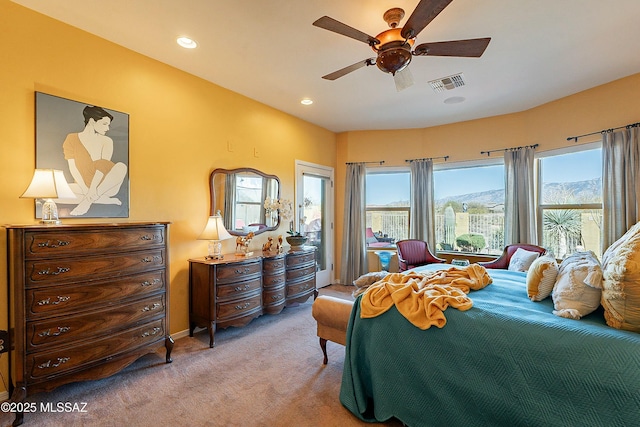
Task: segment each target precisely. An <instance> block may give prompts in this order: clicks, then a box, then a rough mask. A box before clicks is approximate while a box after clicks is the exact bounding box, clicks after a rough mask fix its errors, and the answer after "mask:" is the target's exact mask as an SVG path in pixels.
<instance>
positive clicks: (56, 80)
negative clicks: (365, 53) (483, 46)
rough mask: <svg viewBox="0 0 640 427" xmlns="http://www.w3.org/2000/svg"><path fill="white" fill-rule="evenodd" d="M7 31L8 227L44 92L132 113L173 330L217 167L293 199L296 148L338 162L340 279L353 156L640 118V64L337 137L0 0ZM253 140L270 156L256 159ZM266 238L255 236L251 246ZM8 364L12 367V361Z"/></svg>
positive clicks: (469, 155)
mask: <svg viewBox="0 0 640 427" xmlns="http://www.w3.org/2000/svg"><path fill="white" fill-rule="evenodd" d="M0 28H2V33H3V36H2V37H0V64H1V65H0V117H2V126H0V145H1V146H2V147H3V154H2V155H1V156H0V183H2V185H1V186H0V206H1V207H0V225H2V224H28V223H33V222H35V221H36V220H35V219H34V215H33V210H34V208H33V202H32V201H31V200H27V199H19V198H18V196H19V195H20V194H22V192H23V191H24V189H25V188H26V186H27V184H28V183H29V180H30V178H31V175H32V173H33V168H34V165H35V142H34V141H35V138H34V107H35V105H34V91H40V92H45V93H49V94H52V95H57V96H61V97H65V98H69V99H73V100H77V101H81V102H86V103H91V104H96V105H101V106H103V107H107V108H111V109H114V110H118V111H122V112H126V113H128V114H130V147H129V149H130V181H131V197H130V218H129V219H130V220H141V221H142V220H150V221H170V222H171V223H172V226H171V241H170V261H171V264H170V272H171V306H170V310H171V332H172V333H176V332H180V331H183V330H185V329H186V328H187V327H188V286H187V269H188V263H187V260H188V259H189V258H191V257H197V256H202V255H203V254H204V253H206V250H207V247H206V246H207V244H206V242H202V241H198V240H196V237H197V235H198V234H199V233H200V231H201V229H202V227H203V226H204V224H205V221H206V216H207V215H208V212H209V206H208V205H209V196H208V182H207V179H208V175H209V173H210V171H211V170H213V169H215V168H235V167H253V168H257V169H260V170H262V171H264V172H267V173H270V174H275V175H277V176H278V177H279V178H280V180H281V182H282V193H283V194H282V196H283V197H285V198H289V199H293V198H294V194H293V183H294V160H295V159H300V160H305V161H309V162H313V163H318V164H322V165H327V166H333V167H335V168H336V171H335V172H336V173H335V179H336V185H335V201H336V206H335V212H336V218H335V225H336V227H335V233H336V234H335V235H336V245H335V248H336V257H335V260H336V272H335V275H336V277H340V255H341V251H342V247H341V242H342V233H343V216H344V179H345V162H352V161H378V160H385V161H386V163H385V166H405V165H406V164H405V162H404V160H405V159H411V158H419V157H438V156H443V155H449V156H450V159H449V162H458V161H465V160H473V159H480V158H482V157H483V156H481V155H480V151H482V150H492V149H500V148H506V147H514V146H519V145H528V144H534V143H538V144H540V147H539V150H540V151H545V150H550V149H554V148H558V147H562V146H566V145H569V144H572V143H568V142H567V141H566V138H567V137H568V136H572V135H576V134H583V133H587V132H592V131H597V130H600V129H604V128H610V127H617V126H622V125H626V124H628V123H633V122H636V121H638V120H639V119H640V104H639V103H637V102H635V100H637V99H638V98H639V95H640V74H638V75H634V76H631V77H628V78H625V79H622V80H619V81H615V82H612V83H609V84H607V85H603V86H600V87H597V88H594V89H590V90H588V91H585V92H582V93H578V94H576V95H573V96H570V97H567V98H563V99H560V100H558V101H555V102H552V103H549V104H545V105H542V106H540V107H537V108H534V109H531V110H528V111H524V112H519V113H514V114H508V115H504V116H499V117H491V118H487V119H480V120H473V121H468V122H461V123H456V124H451V125H445V126H437V127H432V128H425V129H408V130H391V131H356V132H344V133H341V134H338V135H335V134H333V133H332V132H329V131H327V130H325V129H322V128H320V127H317V126H314V125H311V124H309V123H306V122H304V121H301V120H298V119H296V118H293V117H291V116H289V115H287V114H284V113H282V112H279V111H277V110H274V109H272V108H269V107H266V106H264V105H262V104H260V103H257V102H255V101H252V100H250V99H248V98H245V97H243V96H241V95H238V94H235V93H233V92H230V91H228V90H225V89H222V88H220V87H218V86H215V85H213V84H210V83H207V82H206V81H204V80H202V79H199V78H197V77H194V76H191V75H189V74H186V73H184V72H181V71H178V70H176V69H175V68H172V67H169V66H167V65H164V64H162V63H159V62H157V61H154V60H151V59H149V58H147V57H144V56H142V55H139V54H136V53H133V52H131V51H129V50H127V49H124V48H122V47H120V46H117V45H115V44H112V43H109V42H106V41H104V40H103V39H100V38H98V37H95V36H92V35H90V34H87V33H85V32H82V31H80V30H78V29H76V28H73V27H70V26H68V25H65V24H62V23H59V22H57V21H55V20H52V19H50V18H47V17H44V16H42V15H39V14H37V13H34V12H32V11H30V10H28V9H25V8H23V7H21V6H18V5H16V4H14V3H11V2H9V1H8V0H0ZM443 108H444V106H443ZM591 140H593V138H592V139H591ZM229 141H230V142H231V143H232V146H233V147H234V150H233V151H232V152H230V151H228V150H227V143H228V142H229ZM589 141H590V140H589V139H585V140H581V141H580V142H581V143H582V142H589ZM389 143H392V145H389ZM398 146H402V147H403V149H402V150H398V149H397V147H398ZM254 148H257V149H258V151H259V152H260V157H254V154H253V153H254ZM498 155H499V154H498ZM65 221H67V222H95V221H96V220H95V219H94V220H78V219H74V220H65ZM283 231H284V229H283ZM265 239H266V236H259V238H258V239H256V241H255V243H254V245H255V247H256V248H259V247H260V246H261V245H262V243H263V242H264V240H265ZM5 248H6V233H5V232H4V230H3V229H0V329H6V327H7V326H6V307H7V300H6V286H7V282H6V277H7V266H6V249H5ZM233 250H234V242H233V241H230V242H225V244H224V251H226V252H232V251H233ZM5 360H6V358H3V359H2V362H4V361H5ZM0 369H1V371H2V373H3V375H4V377H5V378H7V376H6V363H4V364H3V365H1V366H0ZM0 387H1V386H0ZM0 391H1V390H0Z"/></svg>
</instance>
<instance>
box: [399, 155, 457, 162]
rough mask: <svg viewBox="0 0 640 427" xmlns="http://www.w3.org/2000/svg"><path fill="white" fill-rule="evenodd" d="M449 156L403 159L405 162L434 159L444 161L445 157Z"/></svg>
mask: <svg viewBox="0 0 640 427" xmlns="http://www.w3.org/2000/svg"><path fill="white" fill-rule="evenodd" d="M448 158H449V156H440V157H424V158H422V159H408V160H405V162H407V163H413V162H419V161H421V160H436V159H444V161H445V162H446V161H447V159H448Z"/></svg>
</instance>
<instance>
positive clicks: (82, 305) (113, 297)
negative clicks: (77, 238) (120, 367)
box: [25, 270, 166, 319]
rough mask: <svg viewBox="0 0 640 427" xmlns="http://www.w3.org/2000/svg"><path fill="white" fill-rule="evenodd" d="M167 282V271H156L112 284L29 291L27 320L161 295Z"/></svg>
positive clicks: (26, 301)
mask: <svg viewBox="0 0 640 427" xmlns="http://www.w3.org/2000/svg"><path fill="white" fill-rule="evenodd" d="M165 280H166V279H165V271H164V270H156V271H152V272H149V273H142V274H134V275H132V276H127V277H124V278H121V279H116V280H113V281H110V282H96V283H91V284H85V285H76V284H73V285H63V286H52V287H47V288H37V289H28V290H27V291H26V292H25V298H26V300H25V305H26V308H27V312H26V314H27V319H33V318H38V317H43V316H51V315H55V316H57V315H59V314H61V313H64V312H69V311H82V310H84V311H86V310H91V309H95V308H96V307H105V306H108V305H110V304H113V302H114V301H120V300H126V299H130V298H135V297H139V296H144V295H146V294H151V293H155V292H159V291H162V290H163V289H165Z"/></svg>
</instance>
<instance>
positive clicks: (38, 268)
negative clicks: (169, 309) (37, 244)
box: [25, 249, 165, 288]
mask: <svg viewBox="0 0 640 427" xmlns="http://www.w3.org/2000/svg"><path fill="white" fill-rule="evenodd" d="M164 267H165V256H164V251H163V250H162V249H156V250H148V251H139V252H131V253H125V254H110V255H105V256H87V257H85V258H81V259H76V258H61V259H44V260H31V261H27V262H26V263H25V272H26V280H25V286H26V287H27V288H29V287H34V286H44V285H50V284H63V283H69V282H74V281H90V280H98V279H103V278H115V277H119V276H125V275H128V274H133V273H140V272H143V271H146V270H151V269H155V268H164Z"/></svg>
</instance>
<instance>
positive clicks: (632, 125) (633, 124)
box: [567, 122, 640, 142]
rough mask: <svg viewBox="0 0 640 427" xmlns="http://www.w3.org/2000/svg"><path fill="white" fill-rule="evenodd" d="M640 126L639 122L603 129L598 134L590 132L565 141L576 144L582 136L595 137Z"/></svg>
mask: <svg viewBox="0 0 640 427" xmlns="http://www.w3.org/2000/svg"><path fill="white" fill-rule="evenodd" d="M638 126H640V122H638V123H632V124H630V125H626V126H620V127H617V128H611V129H603V130H601V131H600V132H591V133H585V134H584V135H578V136H570V137H569V138H567V141H571V140H572V139H573V142H578V138H582V137H583V136H591V135H597V134H599V133H611V132H613V131H614V130H618V129H624V128H627V129H629V128H635V127H638Z"/></svg>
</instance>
